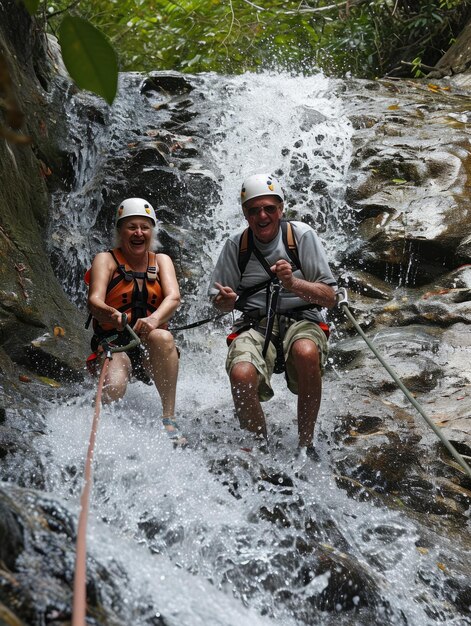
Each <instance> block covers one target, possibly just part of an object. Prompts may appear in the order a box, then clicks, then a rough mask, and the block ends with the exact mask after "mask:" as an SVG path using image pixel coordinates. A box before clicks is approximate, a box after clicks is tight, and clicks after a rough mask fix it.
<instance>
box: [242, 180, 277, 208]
mask: <svg viewBox="0 0 471 626" xmlns="http://www.w3.org/2000/svg"><path fill="white" fill-rule="evenodd" d="M259 196H279V198H280V200H281V202H283V200H284V196H283V192H282V190H281V186H280V183H279V182H278V181H277V180H276V178H273V176H271V174H253V175H252V176H249V177H248V178H247V179H246V180H244V182H243V183H242V190H241V192H240V199H241V202H242V204H245V202H247V201H248V200H251V199H252V198H258V197H259Z"/></svg>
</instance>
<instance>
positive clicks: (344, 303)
mask: <svg viewBox="0 0 471 626" xmlns="http://www.w3.org/2000/svg"><path fill="white" fill-rule="evenodd" d="M337 305H338V306H339V307H340V308H341V309H342V310H343V312H344V313H345V315H346V316H347V317H348V319H349V320H350V321H351V322H352V324H353V326H354V327H355V329H356V331H357V332H358V334H359V335H360V336H361V337H362V339H364V341H365V342H366V344H367V346H368V347H369V348H370V350H371V351H372V352H373V354H374V355H375V357H376V358H377V359H378V361H379V362H380V363H381V365H382V366H383V367H384V369H385V370H386V371H387V372H388V374H389V375H390V376H391V378H392V379H393V380H394V382H395V383H396V384H397V386H398V387H399V389H400V390H401V391H402V393H403V394H404V395H405V396H406V398H407V399H408V400H409V402H410V403H411V404H412V405H413V406H414V407H415V409H416V410H417V411H418V412H419V413H420V415H421V416H422V417H423V418H424V420H425V421H426V423H427V424H428V426H429V427H430V428H431V429H432V430H433V432H434V433H435V434H436V435H437V437H438V438H439V439H440V440H441V442H442V443H443V444H444V446H445V447H446V448H447V450H448V451H449V452H450V454H451V455H452V456H453V457H454V458H455V460H456V461H457V462H458V463H459V464H460V465H461V467H462V468H463V470H464V471H465V473H466V474H467V475H468V476H469V477H470V478H471V467H470V466H469V465H468V464H467V463H466V461H465V460H464V458H463V457H462V456H461V454H460V453H459V452H458V450H457V449H456V448H455V447H454V446H453V444H452V443H451V442H450V441H449V440H448V439H447V438H446V437H445V435H444V434H443V433H442V432H441V431H440V429H439V428H438V427H437V426H436V424H434V422H433V420H432V419H431V418H430V417H429V416H428V415H427V414H426V413H425V411H424V409H423V408H422V406H421V405H420V404H419V403H418V402H417V400H416V399H415V398H414V397H413V395H412V394H411V393H410V391H409V390H408V389H407V387H406V386H405V385H404V383H403V382H402V381H401V380H400V378H399V377H398V375H397V374H396V372H395V371H394V370H393V369H392V368H391V367H390V366H389V365H388V364H387V363H386V361H385V360H384V359H383V357H382V356H381V354H380V353H379V352H378V349H377V348H376V346H375V345H374V343H373V342H372V341H371V340H370V339H369V338H368V337H367V336H366V335H365V333H364V332H363V330H362V329H361V327H360V325H359V324H358V322H357V321H356V319H355V318H354V316H353V315H352V313H351V311H350V309H349V307H348V298H347V290H346V289H345V288H343V287H342V288H340V289H338V291H337Z"/></svg>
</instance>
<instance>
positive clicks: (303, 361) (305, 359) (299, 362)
mask: <svg viewBox="0 0 471 626" xmlns="http://www.w3.org/2000/svg"><path fill="white" fill-rule="evenodd" d="M291 353H292V356H293V361H294V364H295V366H296V367H297V368H298V367H308V366H311V367H316V368H317V369H319V368H320V354H319V348H318V347H317V345H316V343H315V342H314V341H311V340H310V339H298V340H297V341H295V342H294V344H293V347H292V348H291Z"/></svg>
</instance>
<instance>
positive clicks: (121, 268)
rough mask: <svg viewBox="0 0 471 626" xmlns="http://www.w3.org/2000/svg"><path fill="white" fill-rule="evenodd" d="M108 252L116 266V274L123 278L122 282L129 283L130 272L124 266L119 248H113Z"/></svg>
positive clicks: (131, 277) (124, 262)
mask: <svg viewBox="0 0 471 626" xmlns="http://www.w3.org/2000/svg"><path fill="white" fill-rule="evenodd" d="M108 252H109V253H110V254H111V256H112V257H113V259H114V260H115V263H116V265H117V266H118V272H119V273H120V274H121V275H122V276H123V277H124V280H127V281H128V282H130V281H131V280H132V279H133V274H132V270H131V268H130V267H129V266H128V265H126V259H125V258H124V255H123V253H122V252H121V250H120V249H119V248H114V249H113V250H108Z"/></svg>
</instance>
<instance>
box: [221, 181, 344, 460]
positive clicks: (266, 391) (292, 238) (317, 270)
mask: <svg viewBox="0 0 471 626" xmlns="http://www.w3.org/2000/svg"><path fill="white" fill-rule="evenodd" d="M241 201H242V211H243V213H244V216H245V219H246V220H247V222H248V228H246V229H245V230H243V231H242V232H238V233H236V234H233V235H232V236H231V237H229V239H227V241H226V243H225V245H224V247H223V249H222V251H221V254H220V256H219V259H218V261H217V263H216V267H215V269H214V272H213V275H212V277H211V286H210V290H209V293H210V295H211V296H212V297H213V304H214V306H215V307H216V308H217V309H219V310H220V311H224V312H230V311H233V310H234V309H238V310H239V311H241V312H242V316H241V317H240V318H239V319H238V320H237V321H236V322H235V326H234V328H233V332H232V333H231V334H230V335H229V337H228V344H230V346H229V352H228V355H227V361H226V369H227V372H228V374H229V377H230V382H231V389H232V396H233V399H234V405H235V410H236V414H237V416H238V418H239V422H240V426H241V428H244V429H247V430H249V431H251V432H252V433H254V434H255V436H256V437H259V438H260V439H261V441H262V442H263V441H266V440H267V427H266V422H265V416H264V413H263V410H262V407H261V404H260V402H263V401H266V400H269V399H270V398H271V397H272V396H273V390H272V388H271V385H270V379H271V376H272V374H273V372H274V371H275V372H282V371H285V376H286V380H287V384H288V388H289V389H290V390H291V391H292V392H293V393H295V394H297V395H298V407H297V417H298V437H299V447H300V448H305V449H306V453H307V454H308V455H309V456H315V451H314V448H313V437H314V426H315V423H316V419H317V415H318V412H319V408H320V402H321V393H322V381H321V374H322V371H323V369H324V366H325V362H326V358H327V352H328V344H327V340H328V326H327V325H326V324H325V322H324V318H323V314H322V311H321V309H323V308H331V307H333V306H334V305H335V302H336V282H335V279H334V277H333V276H332V273H331V270H330V268H329V265H328V262H327V258H326V254H325V251H324V249H323V247H322V245H321V243H320V241H319V239H318V237H317V235H316V233H315V232H314V230H313V229H312V228H311V227H310V226H309V225H307V224H304V223H302V222H286V221H284V220H283V219H282V218H283V201H284V196H283V192H282V189H281V187H280V185H279V183H278V181H277V180H276V179H275V178H274V177H273V176H270V175H269V174H255V175H253V176H250V177H249V178H248V179H247V180H245V181H244V183H243V185H242V191H241Z"/></svg>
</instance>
